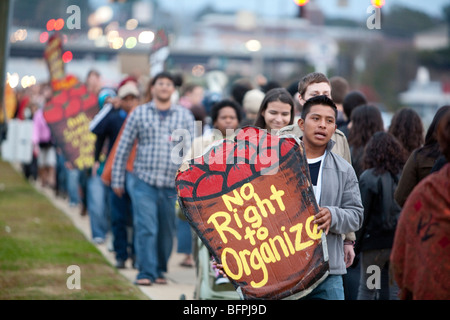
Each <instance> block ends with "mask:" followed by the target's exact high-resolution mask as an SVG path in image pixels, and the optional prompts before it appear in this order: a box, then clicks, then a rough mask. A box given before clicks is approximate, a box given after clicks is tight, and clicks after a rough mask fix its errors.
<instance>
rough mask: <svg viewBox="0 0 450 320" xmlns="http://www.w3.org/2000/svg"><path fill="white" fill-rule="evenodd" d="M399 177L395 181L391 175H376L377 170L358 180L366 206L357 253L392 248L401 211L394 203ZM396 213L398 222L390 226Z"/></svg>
mask: <svg viewBox="0 0 450 320" xmlns="http://www.w3.org/2000/svg"><path fill="white" fill-rule="evenodd" d="M399 178H400V174H398V175H397V176H396V177H394V176H393V175H391V174H390V173H389V172H385V173H383V174H381V175H375V173H374V169H368V170H365V171H364V172H363V173H362V174H361V176H360V178H359V187H360V191H361V199H362V202H363V206H364V224H363V226H362V228H361V229H360V230H359V231H358V232H357V240H356V251H357V252H360V251H367V250H374V249H386V248H392V243H393V241H394V235H395V227H396V221H397V219H398V215H399V214H400V207H399V206H398V204H397V203H396V202H395V199H394V192H395V188H396V186H397V183H398V180H399ZM392 208H395V209H396V210H395V211H396V219H395V221H391V225H390V227H388V226H387V225H388V224H389V223H387V218H388V217H389V216H392V212H391V211H390V210H392Z"/></svg>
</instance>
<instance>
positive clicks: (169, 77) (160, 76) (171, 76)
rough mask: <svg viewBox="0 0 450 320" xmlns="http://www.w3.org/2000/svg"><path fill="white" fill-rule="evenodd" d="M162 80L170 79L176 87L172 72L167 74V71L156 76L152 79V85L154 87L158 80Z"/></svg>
mask: <svg viewBox="0 0 450 320" xmlns="http://www.w3.org/2000/svg"><path fill="white" fill-rule="evenodd" d="M162 78H165V79H169V80H170V81H172V83H173V85H174V86H175V78H174V76H173V75H172V74H171V73H170V72H167V71H162V72H160V73H158V74H157V75H155V76H154V77H153V79H152V83H151V84H152V86H154V85H155V83H156V81H157V80H158V79H162Z"/></svg>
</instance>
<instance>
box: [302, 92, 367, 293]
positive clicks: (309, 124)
mask: <svg viewBox="0 0 450 320" xmlns="http://www.w3.org/2000/svg"><path fill="white" fill-rule="evenodd" d="M336 117H337V108H336V106H335V104H334V103H333V101H332V100H331V99H329V98H328V97H327V96H323V95H322V96H317V97H313V98H311V99H309V100H307V101H306V102H305V104H304V105H303V110H302V117H301V119H299V120H298V126H299V127H300V129H301V130H302V132H303V136H302V141H303V144H304V146H305V152H306V157H307V159H308V164H309V167H310V174H311V181H312V183H313V189H314V193H315V196H316V200H317V203H318V205H319V213H317V214H316V216H315V219H314V221H313V222H314V223H316V224H318V230H323V231H324V232H325V233H326V237H327V247H328V253H329V264H330V275H329V276H328V277H327V278H326V279H325V281H323V282H322V283H321V284H319V286H317V287H316V288H315V289H314V290H313V291H312V292H311V293H310V294H309V295H308V296H306V297H305V299H333V300H343V299H344V286H343V279H342V275H343V274H345V273H346V267H347V264H346V261H345V257H344V239H343V236H342V234H349V233H351V232H356V231H357V230H359V228H360V227H361V226H362V222H363V211H364V208H363V206H362V202H361V196H360V191H359V186H358V180H357V178H356V174H355V171H354V169H353V167H352V166H351V165H350V163H348V161H346V160H345V159H344V158H342V157H341V156H339V155H337V154H335V153H334V152H332V149H333V146H334V141H333V140H331V137H332V135H333V134H334V132H335V130H336Z"/></svg>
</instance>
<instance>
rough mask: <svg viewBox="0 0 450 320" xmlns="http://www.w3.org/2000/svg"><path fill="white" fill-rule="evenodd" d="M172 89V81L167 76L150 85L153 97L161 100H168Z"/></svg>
mask: <svg viewBox="0 0 450 320" xmlns="http://www.w3.org/2000/svg"><path fill="white" fill-rule="evenodd" d="M174 91H175V86H174V85H173V82H172V81H171V80H170V79H167V78H159V79H158V80H156V82H155V84H154V85H153V87H152V94H153V97H154V98H155V99H156V100H159V101H161V102H168V101H169V100H170V97H171V96H172V94H173V92H174Z"/></svg>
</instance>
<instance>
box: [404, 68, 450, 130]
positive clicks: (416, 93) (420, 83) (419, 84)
mask: <svg viewBox="0 0 450 320" xmlns="http://www.w3.org/2000/svg"><path fill="white" fill-rule="evenodd" d="M399 99H400V102H401V103H402V104H403V105H406V106H408V107H411V108H413V109H414V110H416V111H417V112H418V113H419V115H420V117H421V118H422V121H423V123H424V125H425V126H428V125H429V124H430V123H431V121H432V120H433V117H434V115H435V113H436V111H437V109H439V108H440V107H442V106H444V105H450V85H449V84H448V83H447V84H446V83H442V82H440V81H431V80H430V74H429V72H428V70H427V69H426V68H424V67H420V68H419V69H418V70H417V76H416V79H414V80H413V81H411V83H410V85H409V88H408V90H407V91H405V92H402V93H400V95H399Z"/></svg>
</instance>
